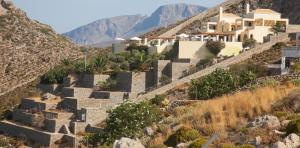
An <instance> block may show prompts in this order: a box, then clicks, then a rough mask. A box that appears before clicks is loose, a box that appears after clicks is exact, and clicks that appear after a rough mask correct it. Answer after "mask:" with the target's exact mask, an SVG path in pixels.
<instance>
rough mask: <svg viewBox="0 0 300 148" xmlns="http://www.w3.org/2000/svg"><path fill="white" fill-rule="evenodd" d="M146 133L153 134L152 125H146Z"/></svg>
mask: <svg viewBox="0 0 300 148" xmlns="http://www.w3.org/2000/svg"><path fill="white" fill-rule="evenodd" d="M145 133H146V134H147V135H148V136H152V135H153V134H154V130H153V129H152V128H151V127H146V128H145Z"/></svg>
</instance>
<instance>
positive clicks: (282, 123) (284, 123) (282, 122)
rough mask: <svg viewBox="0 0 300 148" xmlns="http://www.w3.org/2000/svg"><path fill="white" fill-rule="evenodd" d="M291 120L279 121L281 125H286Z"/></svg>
mask: <svg viewBox="0 0 300 148" xmlns="http://www.w3.org/2000/svg"><path fill="white" fill-rule="evenodd" d="M290 122H291V120H283V121H281V126H284V127H285V126H287V125H288V124H289V123H290Z"/></svg>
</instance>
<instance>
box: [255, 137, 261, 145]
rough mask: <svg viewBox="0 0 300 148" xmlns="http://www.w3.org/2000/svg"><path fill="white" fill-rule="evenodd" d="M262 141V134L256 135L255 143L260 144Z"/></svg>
mask: <svg viewBox="0 0 300 148" xmlns="http://www.w3.org/2000/svg"><path fill="white" fill-rule="evenodd" d="M261 141H262V139H261V137H260V136H258V137H255V141H254V145H260V144H261Z"/></svg>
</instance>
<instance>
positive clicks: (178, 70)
mask: <svg viewBox="0 0 300 148" xmlns="http://www.w3.org/2000/svg"><path fill="white" fill-rule="evenodd" d="M189 66H190V63H176V62H172V63H171V69H172V76H171V77H172V81H174V80H177V79H179V78H180V77H182V75H183V71H184V70H188V68H189Z"/></svg>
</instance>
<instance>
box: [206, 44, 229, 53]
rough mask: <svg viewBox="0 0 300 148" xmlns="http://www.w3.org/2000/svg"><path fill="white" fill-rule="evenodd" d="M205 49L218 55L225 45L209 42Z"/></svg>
mask: <svg viewBox="0 0 300 148" xmlns="http://www.w3.org/2000/svg"><path fill="white" fill-rule="evenodd" d="M206 47H207V49H208V50H209V51H210V52H211V53H213V54H215V55H218V54H219V53H220V51H221V50H222V49H223V48H225V44H224V43H223V42H221V41H212V40H209V41H207V43H206Z"/></svg>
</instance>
